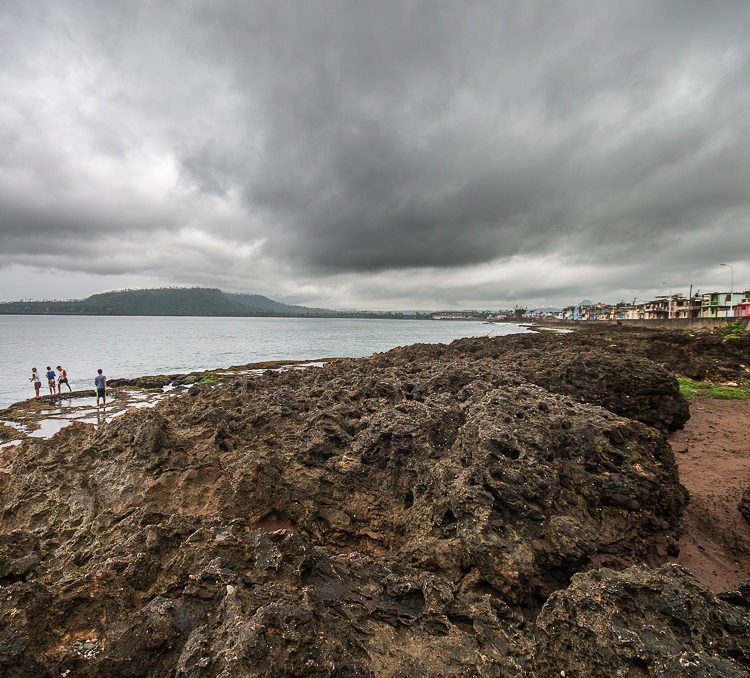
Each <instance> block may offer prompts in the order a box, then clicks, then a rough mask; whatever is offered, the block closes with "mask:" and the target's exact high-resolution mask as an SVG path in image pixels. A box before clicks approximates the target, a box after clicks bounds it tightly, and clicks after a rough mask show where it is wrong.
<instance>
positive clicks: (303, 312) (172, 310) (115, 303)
mask: <svg viewBox="0 0 750 678" xmlns="http://www.w3.org/2000/svg"><path fill="white" fill-rule="evenodd" d="M0 314H6V315H7V314H18V315H196V316H217V317H218V316H283V317H318V318H334V317H339V318H341V317H344V318H352V317H369V318H373V317H377V318H403V317H405V316H404V315H403V314H400V313H365V312H362V313H360V312H338V311H330V310H327V309H324V308H307V307H306V306H290V305H289V304H282V303H280V302H278V301H274V300H273V299H269V298H268V297H263V296H261V295H259V294H233V293H229V292H222V291H221V290H219V289H215V288H209V287H168V288H161V289H150V290H119V291H116V292H102V293H101V294H93V295H91V296H90V297H88V298H86V299H72V300H68V301H10V302H2V303H0Z"/></svg>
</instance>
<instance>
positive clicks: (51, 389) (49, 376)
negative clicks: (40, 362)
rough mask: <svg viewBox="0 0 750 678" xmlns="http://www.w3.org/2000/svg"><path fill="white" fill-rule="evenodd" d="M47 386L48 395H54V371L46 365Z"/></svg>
mask: <svg viewBox="0 0 750 678" xmlns="http://www.w3.org/2000/svg"><path fill="white" fill-rule="evenodd" d="M47 384H48V385H49V394H50V395H55V371H54V370H53V369H52V368H51V367H50V366H49V365H47Z"/></svg>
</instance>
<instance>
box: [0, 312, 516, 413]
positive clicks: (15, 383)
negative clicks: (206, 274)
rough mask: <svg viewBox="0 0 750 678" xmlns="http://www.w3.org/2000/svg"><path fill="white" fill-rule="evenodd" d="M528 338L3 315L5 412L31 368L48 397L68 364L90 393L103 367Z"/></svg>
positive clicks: (216, 364)
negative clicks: (55, 374) (50, 374)
mask: <svg viewBox="0 0 750 678" xmlns="http://www.w3.org/2000/svg"><path fill="white" fill-rule="evenodd" d="M525 331H527V330H525V329H524V328H522V327H518V326H517V325H504V324H503V325H500V324H497V325H485V324H482V323H479V322H469V321H439V320H365V319H354V318H351V319H350V318H194V317H180V318H165V317H151V316H149V317H131V316H129V317H109V316H21V315H17V316H6V315H1V316H0V374H2V379H0V407H7V406H8V405H10V404H11V403H13V402H16V401H18V400H24V399H26V398H30V397H32V396H33V395H34V387H33V385H32V384H31V382H29V381H28V379H29V376H30V375H31V368H32V367H36V368H37V369H38V370H39V373H40V375H41V377H42V393H49V390H48V389H47V383H46V379H45V376H44V373H45V371H46V367H47V365H50V366H51V367H52V369H53V370H54V369H55V368H56V366H57V365H62V366H63V367H64V368H65V369H66V370H67V371H68V378H69V380H70V385H71V386H72V387H73V390H77V389H83V388H93V379H94V376H95V375H96V370H97V369H98V368H101V369H102V370H104V374H105V375H106V376H107V378H109V379H114V378H117V377H138V376H141V375H145V374H174V373H180V372H192V371H195V370H208V369H215V368H221V367H230V366H232V365H244V364H246V363H253V362H261V361H265V360H307V359H310V360H314V359H316V358H343V357H350V358H358V357H362V356H367V355H370V354H372V353H376V352H380V351H387V350H388V349H390V348H393V347H394V346H404V345H407V344H415V343H418V342H425V343H448V342H451V341H453V340H454V339H459V338H461V337H471V336H477V335H480V334H488V333H490V332H491V333H492V334H493V336H498V335H504V334H515V333H518V332H525ZM63 388H64V387H63Z"/></svg>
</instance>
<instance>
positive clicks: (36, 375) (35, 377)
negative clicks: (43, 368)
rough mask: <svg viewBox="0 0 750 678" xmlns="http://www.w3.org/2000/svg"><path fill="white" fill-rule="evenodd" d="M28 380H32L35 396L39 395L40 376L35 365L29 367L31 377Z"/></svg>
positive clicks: (40, 386)
mask: <svg viewBox="0 0 750 678" xmlns="http://www.w3.org/2000/svg"><path fill="white" fill-rule="evenodd" d="M29 381H31V382H34V389H35V390H36V396H34V397H36V398H38V397H39V389H40V388H42V378H41V377H40V376H39V372H37V371H36V367H32V368H31V377H29Z"/></svg>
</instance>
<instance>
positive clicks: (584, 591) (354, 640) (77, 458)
mask: <svg viewBox="0 0 750 678" xmlns="http://www.w3.org/2000/svg"><path fill="white" fill-rule="evenodd" d="M748 360H750V340H748V338H747V337H743V338H741V339H738V340H735V341H732V342H722V341H721V338H720V337H717V336H715V335H711V334H692V333H688V332H669V331H653V330H643V329H621V328H613V327H607V328H586V329H582V330H580V331H576V332H575V333H572V334H565V335H561V334H553V333H544V334H540V335H516V336H511V337H502V338H491V337H482V338H475V339H462V340H458V341H455V342H453V343H452V344H450V345H447V346H445V345H415V346H409V347H404V348H398V349H394V350H392V351H389V352H387V353H383V354H377V355H374V356H372V357H370V358H363V359H356V360H355V359H342V360H335V361H330V362H326V363H323V364H321V366H316V367H308V368H306V369H299V370H286V371H278V370H277V371H271V370H266V371H263V372H260V373H257V372H253V373H242V371H241V368H236V371H235V372H229V373H227V374H221V375H216V376H217V378H216V379H210V380H205V381H204V383H199V382H200V381H201V380H202V379H203V377H201V378H195V379H193V382H194V383H195V385H193V386H192V387H191V388H189V389H187V390H185V391H184V392H181V393H177V394H175V395H174V396H172V397H169V398H164V399H163V400H162V401H161V402H158V403H156V404H155V406H154V407H153V408H146V409H128V410H127V411H125V413H124V414H122V416H118V417H116V418H115V419H113V420H111V421H109V422H107V423H103V424H102V425H100V426H99V427H98V428H97V427H96V426H94V425H93V424H91V423H84V422H74V423H72V424H71V425H69V426H67V427H66V428H64V429H63V430H61V431H60V432H59V433H57V434H56V435H54V436H53V437H52V438H50V439H49V440H44V439H36V438H30V437H27V438H24V439H22V440H21V442H20V443H19V444H17V445H14V446H11V447H4V448H2V449H0V509H1V511H0V586H1V588H0V615H2V620H3V623H2V624H0V676H30V675H34V676H175V677H178V676H179V677H181V678H182V677H184V678H187V677H190V678H198V677H203V676H223V677H225V678H228V677H230V676H248V675H254V676H284V675H288V676H561V675H564V676H646V675H668V676H744V675H748V672H749V671H750V581H748V582H745V583H743V584H741V585H740V586H739V587H738V589H737V590H735V591H730V592H726V593H722V594H720V595H718V596H717V595H715V594H713V593H712V592H711V591H709V590H708V589H707V588H705V587H704V586H702V585H701V584H700V583H699V582H698V581H697V580H696V579H695V578H694V577H693V576H692V575H691V574H690V572H689V571H688V570H686V569H684V568H682V567H680V566H678V565H674V564H666V563H667V562H668V561H669V560H670V559H672V558H674V557H675V555H676V554H677V551H678V539H679V534H680V521H681V517H682V514H683V511H684V509H685V506H686V504H687V502H688V500H689V497H688V493H687V491H686V490H685V488H684V487H683V486H682V485H681V484H680V482H679V476H678V472H677V466H676V464H675V459H674V454H673V451H672V449H671V447H670V445H669V443H668V441H667V438H666V435H667V433H668V432H670V431H675V430H679V429H680V428H681V427H682V426H684V424H685V422H686V421H687V419H688V416H689V410H688V406H687V403H686V402H685V400H684V399H683V398H682V396H681V395H680V392H679V388H678V384H677V381H676V379H675V376H674V375H675V374H679V375H682V376H686V377H689V378H692V379H702V380H705V379H716V380H721V381H739V380H745V379H747V377H748V372H747V369H746V368H747V365H750V363H749V362H748ZM144 379H145V381H143V382H142V383H140V382H139V383H138V384H135V383H134V384H122V385H120V386H121V387H123V388H124V387H126V386H128V387H140V388H161V387H162V386H164V385H165V383H174V381H175V379H174V375H171V378H170V380H169V381H168V382H164V383H161V381H163V380H160V379H159V378H144ZM157 382H158V383H157ZM748 576H750V573H748Z"/></svg>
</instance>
